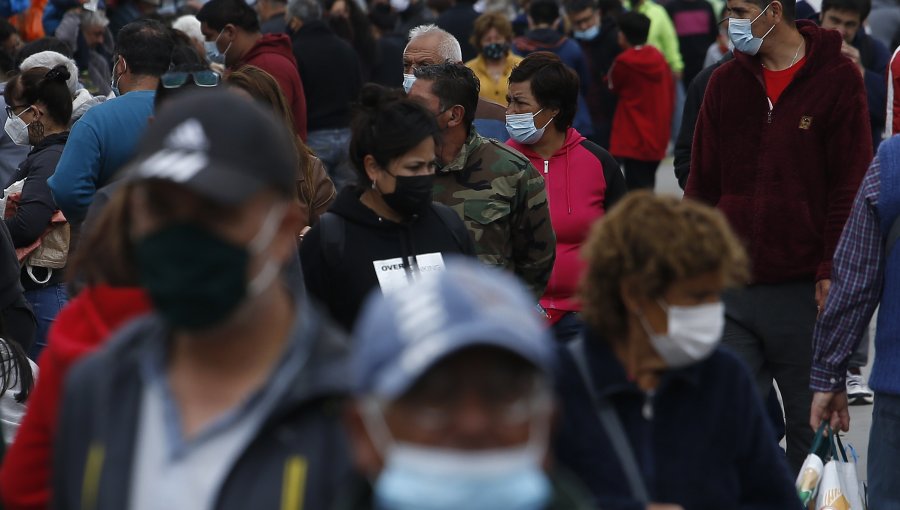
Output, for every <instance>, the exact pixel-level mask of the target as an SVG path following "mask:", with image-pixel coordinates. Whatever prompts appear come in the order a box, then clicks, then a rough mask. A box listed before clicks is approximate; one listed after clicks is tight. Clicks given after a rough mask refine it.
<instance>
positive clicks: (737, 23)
mask: <svg viewBox="0 0 900 510" xmlns="http://www.w3.org/2000/svg"><path fill="white" fill-rule="evenodd" d="M771 6H772V4H771V3H770V4H769V5H767V6H766V8H765V9H763V10H762V12H760V13H759V16H757V17H755V18H753V19H752V20H749V19H739V18H729V19H728V37H729V38H730V39H731V42H732V43H733V44H734V49H736V50H737V51H740V52H741V53H745V54H747V55H756V54H757V53H759V48H760V47H762V43H763V40H765V38H766V37H767V36H768V35H769V34H770V33H771V32H772V30H774V29H775V25H772V28H770V29H769V30H768V32H766V33H765V34H763V36H762V37H755V36H754V35H753V29H752V27H753V24H754V23H756V20H758V19H759V18H760V16H762V15H763V14H765V12H766V10H768V8H769V7H771Z"/></svg>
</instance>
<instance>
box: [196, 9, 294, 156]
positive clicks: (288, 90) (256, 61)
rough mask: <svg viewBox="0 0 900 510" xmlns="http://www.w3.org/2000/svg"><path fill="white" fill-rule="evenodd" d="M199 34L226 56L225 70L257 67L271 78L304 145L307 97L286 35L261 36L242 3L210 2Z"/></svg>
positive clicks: (251, 12) (251, 13)
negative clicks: (276, 85)
mask: <svg viewBox="0 0 900 510" xmlns="http://www.w3.org/2000/svg"><path fill="white" fill-rule="evenodd" d="M197 19H198V20H200V31H201V32H203V36H204V37H206V41H207V42H214V43H215V45H216V49H217V50H218V51H219V52H220V53H221V54H222V55H224V56H225V67H226V68H228V69H229V70H236V69H239V68H240V67H241V66H244V65H251V66H256V67H258V68H260V69H262V70H263V71H265V72H267V73H269V74H271V75H272V77H273V78H275V80H276V81H277V82H278V85H279V87H280V88H281V93H282V94H284V97H285V99H287V102H288V105H290V107H291V113H292V114H293V116H294V131H295V132H296V133H297V135H298V136H299V137H300V138H302V139H303V141H306V95H305V94H304V92H303V82H302V81H300V73H299V71H298V70H297V60H296V59H295V58H294V48H293V46H292V44H291V39H290V37H288V36H287V35H286V34H265V35H264V34H262V33H261V32H260V29H259V19H257V16H256V11H254V10H253V8H252V7H250V6H249V5H247V4H246V2H244V0H210V1H209V2H207V3H206V4H205V5H204V6H203V8H201V9H200V12H198V13H197Z"/></svg>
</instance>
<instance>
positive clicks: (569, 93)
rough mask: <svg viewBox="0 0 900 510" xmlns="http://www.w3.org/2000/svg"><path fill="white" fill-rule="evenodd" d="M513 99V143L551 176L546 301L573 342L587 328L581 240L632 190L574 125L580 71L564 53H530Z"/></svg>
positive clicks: (513, 85)
mask: <svg viewBox="0 0 900 510" xmlns="http://www.w3.org/2000/svg"><path fill="white" fill-rule="evenodd" d="M507 99H508V101H509V106H508V107H507V110H506V129H507V131H509V136H510V140H509V141H508V142H507V143H508V144H509V145H510V146H512V147H514V148H515V149H516V150H518V151H519V152H521V153H522V154H524V155H525V156H526V157H527V158H528V159H529V160H531V163H532V164H533V165H534V166H535V168H537V169H538V171H539V172H541V174H542V175H543V176H544V181H545V185H546V189H547V200H548V201H549V202H550V220H551V221H552V222H553V230H554V231H555V232H556V263H555V264H554V266H553V273H552V274H551V275H550V281H549V282H548V283H547V289H546V290H545V291H544V296H543V297H542V298H541V306H543V307H544V309H545V310H546V311H547V314H548V316H549V319H550V323H551V324H552V325H553V329H554V333H555V334H556V338H557V339H558V340H560V341H566V340H569V339H571V338H573V337H574V336H575V335H577V334H578V332H579V331H580V329H581V321H580V320H579V318H578V312H579V310H581V306H580V304H579V303H578V301H577V299H576V291H577V287H578V280H579V278H580V277H581V273H582V270H583V268H584V263H583V262H582V260H581V257H580V256H579V251H580V250H581V245H582V243H583V242H584V241H585V239H586V238H587V235H588V232H589V231H590V226H591V224H593V223H594V222H595V221H596V220H598V219H600V218H602V217H603V215H604V213H605V212H606V211H607V210H609V208H610V207H612V205H613V204H614V203H615V202H616V201H617V200H618V199H619V198H621V197H622V196H623V195H624V194H625V191H626V189H625V178H624V177H623V175H622V171H621V170H620V169H619V165H618V164H617V163H616V161H615V159H613V157H612V156H610V154H609V153H608V152H606V151H605V150H604V149H603V148H601V147H600V146H598V145H597V144H595V143H593V142H591V141H589V140H587V139H585V137H583V136H581V134H579V133H578V131H576V130H575V128H573V127H572V121H573V119H574V118H575V110H576V108H577V103H578V75H577V74H575V71H573V70H572V69H571V68H569V67H567V66H566V65H565V64H563V63H562V61H561V60H560V59H559V57H557V56H556V55H554V54H553V53H549V52H537V53H532V54H531V55H529V56H527V57H526V58H525V60H523V61H522V62H521V63H520V64H519V65H518V66H517V67H516V68H515V69H513V71H512V74H511V75H510V77H509V94H508V98H507Z"/></svg>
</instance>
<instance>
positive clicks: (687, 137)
mask: <svg viewBox="0 0 900 510" xmlns="http://www.w3.org/2000/svg"><path fill="white" fill-rule="evenodd" d="M732 58H734V57H733V56H732V54H731V53H730V52H729V53H726V54H725V56H724V57H722V59H721V60H719V61H718V62H716V63H715V64H713V65H711V66H709V67H707V68H706V69H704V70H702V71H700V74H698V75H697V76H696V77H694V79H693V80H691V84H690V85H689V86H688V90H687V95H686V97H685V100H684V112H683V114H682V116H681V128H680V129H679V130H678V139H677V140H675V177H676V178H678V186H680V187H681V189H682V190H683V189H684V188H685V186H687V181H688V175H689V174H690V172H691V148H692V146H693V145H694V128H695V127H696V126H697V117H698V116H699V115H700V107H701V106H703V95H704V94H705V93H706V86H707V85H708V84H709V79H710V78H711V77H712V75H713V72H715V70H716V69H718V68H719V66H720V65H722V64H724V63H725V62H727V61H729V60H731V59H732Z"/></svg>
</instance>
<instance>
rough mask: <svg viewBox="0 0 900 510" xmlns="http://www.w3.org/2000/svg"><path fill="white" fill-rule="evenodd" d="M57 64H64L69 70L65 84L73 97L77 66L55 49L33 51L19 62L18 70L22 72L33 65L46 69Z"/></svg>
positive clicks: (76, 86)
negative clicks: (33, 52) (32, 53)
mask: <svg viewBox="0 0 900 510" xmlns="http://www.w3.org/2000/svg"><path fill="white" fill-rule="evenodd" d="M58 65H64V66H66V70H68V71H69V79H68V80H66V85H67V86H68V87H69V93H70V94H72V96H73V97H74V96H75V93H76V92H78V66H76V65H75V61H73V60H72V59H70V58H67V57H66V56H65V55H63V54H61V53H57V52H55V51H41V52H39V53H35V54H34V55H32V56H30V57H28V58H26V59H25V60H23V61H22V63H21V64H19V70H20V71H22V72H23V73H24V72H25V71H27V70H29V69H34V68H35V67H46V68H47V69H53V68H54V67H56V66H58Z"/></svg>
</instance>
